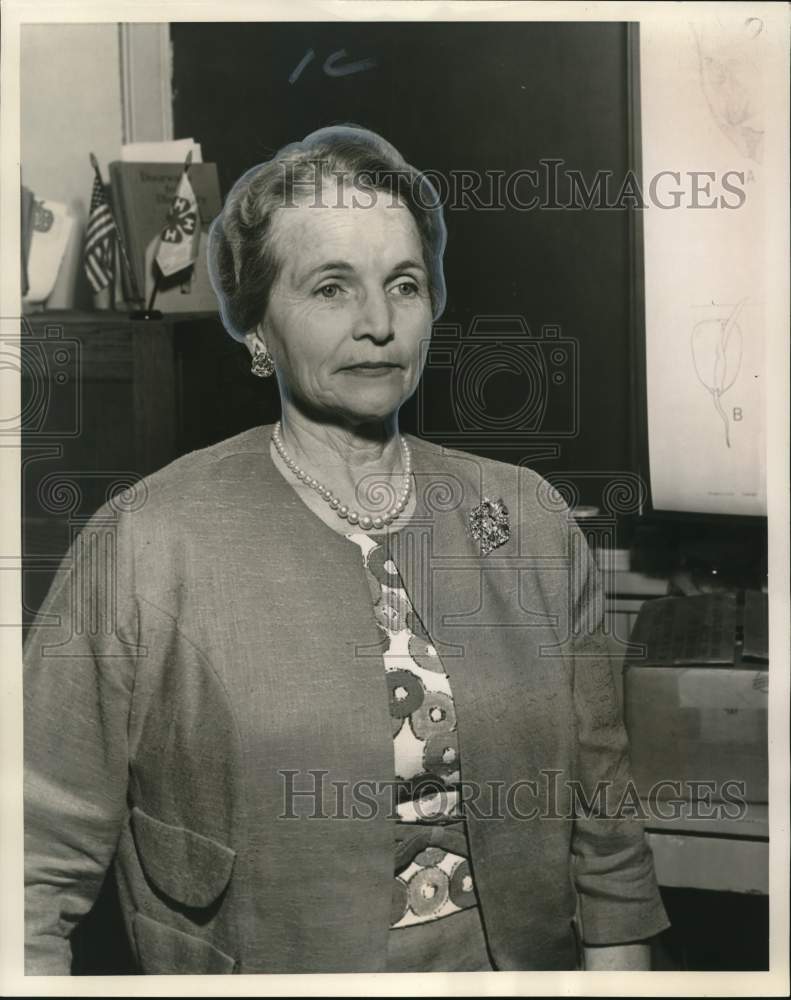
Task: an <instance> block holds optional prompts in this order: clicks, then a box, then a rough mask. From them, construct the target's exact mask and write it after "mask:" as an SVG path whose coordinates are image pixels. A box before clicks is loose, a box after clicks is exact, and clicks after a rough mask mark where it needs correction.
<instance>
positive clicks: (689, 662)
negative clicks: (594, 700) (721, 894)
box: [623, 591, 769, 803]
mask: <svg viewBox="0 0 791 1000" xmlns="http://www.w3.org/2000/svg"><path fill="white" fill-rule="evenodd" d="M766 632H767V599H766V595H765V594H763V593H760V592H756V591H746V592H744V591H743V592H721V593H713V594H705V595H700V596H694V597H668V598H659V599H657V600H649V601H646V602H645V604H644V605H643V606H642V608H641V609H640V613H639V615H638V619H637V622H636V623H635V627H634V630H633V632H632V636H631V641H632V642H633V643H635V644H640V647H641V651H640V652H638V651H637V647H635V651H634V652H633V653H632V654H631V655H630V656H628V657H627V658H626V661H625V666H624V674H623V687H624V720H625V722H626V728H627V731H628V733H629V742H630V753H631V761H632V775H633V777H634V780H635V783H636V785H637V789H638V791H639V793H640V796H641V797H642V798H647V797H648V796H649V792H650V790H651V789H652V788H653V787H654V786H656V785H657V784H658V783H660V782H666V781H681V782H690V781H711V782H715V783H716V790H715V791H713V792H712V793H711V797H712V799H713V800H719V801H722V800H723V798H724V797H727V795H728V792H727V789H726V790H725V796H723V786H724V785H725V784H726V782H743V783H744V793H743V795H742V794H741V792H737V794H738V796H739V797H740V798H743V799H744V801H746V802H751V803H765V802H767V799H768V796H767V789H768V698H769V671H768V665H767V664H766V662H764V661H765V660H766V657H767V653H766V650H767V642H766ZM683 791H684V795H685V797H686V796H688V795H689V790H688V789H687V788H684V789H683ZM658 794H659V797H660V798H665V799H667V798H672V797H673V795H674V793H673V791H672V789H665V790H663V791H661V792H659V793H658Z"/></svg>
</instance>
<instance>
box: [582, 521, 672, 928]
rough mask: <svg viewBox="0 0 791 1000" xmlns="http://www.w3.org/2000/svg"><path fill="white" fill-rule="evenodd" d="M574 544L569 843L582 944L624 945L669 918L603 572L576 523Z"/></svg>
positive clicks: (667, 922)
mask: <svg viewBox="0 0 791 1000" xmlns="http://www.w3.org/2000/svg"><path fill="white" fill-rule="evenodd" d="M570 520H571V519H570ZM570 542H571V560H570V573H571V578H570V588H569V593H570V595H571V608H570V612H571V614H570V620H571V632H572V635H571V647H572V658H573V676H574V707H575V714H576V721H577V774H576V777H577V779H578V781H579V782H580V784H581V786H582V788H583V790H584V793H585V799H586V803H585V804H582V803H581V802H580V801H579V800H578V802H577V810H576V813H575V816H576V818H575V820H574V825H573V830H572V840H571V849H572V855H573V870H574V876H575V882H576V887H577V892H578V914H579V917H580V922H581V928H580V929H581V933H582V939H583V942H584V943H585V944H588V945H607V944H622V943H626V942H631V941H639V940H643V939H645V938H648V937H651V936H653V935H655V934H658V933H659V932H660V931H662V930H664V929H665V928H666V927H668V926H669V921H668V919H667V914H666V912H665V909H664V906H663V904H662V899H661V896H660V894H659V889H658V886H657V882H656V876H655V873H654V864H653V856H652V854H651V849H650V847H649V845H648V842H647V840H646V838H645V834H644V830H643V824H642V822H641V820H640V819H639V818H634V817H635V809H634V807H635V806H636V804H637V797H636V792H635V791H634V786H633V785H632V780H631V774H630V764H629V748H628V740H627V734H626V730H625V728H624V724H623V719H622V715H621V709H620V706H619V703H618V697H617V693H616V689H615V682H614V680H613V675H612V669H611V663H610V661H611V658H612V656H613V655H617V654H615V651H614V646H613V645H611V643H610V641H609V640H608V637H607V635H606V634H605V632H604V628H603V621H604V592H603V587H602V584H601V574H600V571H599V569H598V567H597V565H596V562H595V560H594V558H593V556H592V554H591V552H590V550H589V548H588V544H587V542H586V540H585V537H584V535H583V533H582V531H580V529H579V528H578V527H577V525H576V524H574V522H573V521H571V532H570ZM630 791H631V796H630ZM597 792H598V793H599V797H598V798H597ZM630 802H631V805H632V807H633V808H632V809H631V811H630V810H629V808H628V806H629V803H630ZM622 803H623V804H624V808H622V809H620V810H619V806H620V805H621V804H622ZM589 804H590V806H592V808H589ZM619 811H620V814H621V815H620V816H619V815H618V813H619ZM638 815H639V813H638Z"/></svg>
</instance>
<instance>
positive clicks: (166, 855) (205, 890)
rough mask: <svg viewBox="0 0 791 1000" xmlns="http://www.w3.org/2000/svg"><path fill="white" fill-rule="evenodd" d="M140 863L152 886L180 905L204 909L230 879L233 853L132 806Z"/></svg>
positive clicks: (226, 848)
mask: <svg viewBox="0 0 791 1000" xmlns="http://www.w3.org/2000/svg"><path fill="white" fill-rule="evenodd" d="M130 823H131V827H132V835H133V837H134V841H135V848H136V850H137V855H138V857H139V859H140V864H141V867H142V869H143V872H144V873H145V875H146V877H147V878H148V879H149V880H150V881H151V882H152V883H153V885H154V887H155V888H156V889H158V890H159V892H161V893H163V894H164V895H165V896H167V897H168V898H169V899H172V900H174V901H175V902H177V903H180V904H181V905H182V906H186V907H192V908H205V907H207V906H211V904H212V903H214V902H215V900H216V899H217V898H218V897H219V896H220V894H221V893H222V892H223V890H224V889H225V887H226V886H227V885H228V882H229V880H230V878H231V872H232V870H233V866H234V862H235V860H236V851H234V850H232V849H231V848H230V847H226V846H225V844H220V843H219V842H218V841H216V840H211V839H210V838H209V837H204V836H203V835H202V834H200V833H195V832H194V831H193V830H187V829H186V828H185V827H181V826H171V825H170V824H169V823H163V822H162V821H161V820H158V819H154V817H153V816H149V815H148V814H147V813H145V812H143V810H142V809H140V808H138V807H137V806H135V807H134V808H133V809H132V814H131V817H130Z"/></svg>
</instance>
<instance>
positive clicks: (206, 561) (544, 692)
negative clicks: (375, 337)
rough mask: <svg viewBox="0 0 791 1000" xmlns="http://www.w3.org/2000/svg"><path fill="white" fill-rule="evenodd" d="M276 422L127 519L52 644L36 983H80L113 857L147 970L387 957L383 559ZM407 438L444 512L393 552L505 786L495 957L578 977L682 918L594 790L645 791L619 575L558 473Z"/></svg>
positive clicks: (483, 802)
mask: <svg viewBox="0 0 791 1000" xmlns="http://www.w3.org/2000/svg"><path fill="white" fill-rule="evenodd" d="M270 432H271V428H269V427H258V428H255V429H252V430H250V431H247V432H245V433H243V434H240V435H238V436H237V437H235V438H232V439H230V440H228V441H224V442H222V443H220V444H218V445H216V446H214V447H211V448H208V449H205V450H202V451H199V452H195V453H193V454H190V455H187V456H185V457H184V458H181V459H179V460H178V461H176V462H174V463H172V464H171V465H169V466H168V467H167V468H165V469H163V470H162V471H160V472H158V473H156V474H154V475H153V476H150V477H149V478H147V479H146V480H143V481H142V483H140V484H139V487H138V488H137V490H136V491H135V492H134V494H127V495H120V496H118V497H116V498H114V499H113V500H111V501H110V502H109V503H108V504H106V505H105V506H104V507H103V508H102V509H101V510H100V511H99V512H98V513H97V514H96V515H95V516H94V517H93V518H92V519H91V521H90V522H89V524H88V525H86V527H85V529H84V530H83V531H82V532H81V534H80V535H79V537H78V538H77V540H76V541H75V543H74V545H73V547H72V549H71V552H70V554H69V556H68V557H67V559H66V560H65V561H64V564H63V566H62V568H61V571H60V572H59V574H58V576H57V578H56V581H55V583H54V584H53V587H52V589H51V591H50V594H49V596H48V598H47V600H46V602H45V604H44V606H43V608H42V610H41V613H40V616H39V619H38V624H37V626H36V627H35V628H34V629H33V630H32V631H31V634H30V636H29V639H28V642H27V644H26V648H25V678H24V694H25V711H26V715H25V753H26V781H25V807H26V812H25V835H26V885H27V890H26V893H27V896H26V899H27V902H26V906H27V913H26V924H27V971H28V973H31V974H50V973H59V974H63V973H67V972H68V970H69V965H70V947H69V942H68V935H69V934H70V932H71V931H72V930H73V928H74V926H75V924H76V922H77V921H78V920H79V919H80V917H81V916H82V915H84V914H85V913H86V912H87V910H88V909H89V908H90V906H91V904H92V901H93V900H94V898H95V896H96V893H97V892H98V889H99V887H100V884H101V881H102V878H103V876H104V874H105V872H106V870H107V869H108V867H109V866H110V865H111V864H113V863H114V864H115V870H116V875H117V879H118V885H119V891H120V897H121V901H122V907H123V910H124V917H125V920H126V923H127V926H128V930H129V935H130V940H131V942H132V944H133V947H134V950H135V953H136V955H137V957H138V959H139V962H140V966H141V969H142V971H144V972H148V973H166V972H183V973H217V972H222V973H232V972H239V973H250V972H313V971H321V972H333V971H377V970H381V969H382V968H383V963H384V961H385V956H386V945H387V938H386V936H387V934H388V933H389V931H388V925H389V909H390V892H391V881H392V878H393V851H394V817H393V813H392V808H391V801H390V798H389V794H388V792H387V787H388V783H389V782H392V779H393V747H392V737H391V724H390V718H389V714H388V699H387V695H386V687H385V681H384V674H383V666H382V659H381V640H380V633H379V631H378V629H377V626H376V624H375V621H374V617H373V614H372V609H371V597H370V593H369V589H368V585H367V582H366V578H365V574H364V570H363V566H362V563H361V560H360V552H359V548H358V547H357V546H356V545H354V544H353V543H352V542H350V541H349V540H347V539H345V538H344V537H343V536H342V535H339V534H337V533H336V532H334V531H333V530H332V529H331V528H329V527H328V526H327V525H325V524H324V523H323V522H322V521H320V520H319V518H317V517H316V515H315V514H313V513H312V512H311V511H310V510H309V509H308V507H307V506H306V505H305V504H304V503H303V501H302V500H300V499H299V498H298V496H297V495H296V493H295V492H294V491H293V490H292V488H291V487H290V485H289V484H288V483H287V482H286V481H285V479H284V478H283V477H282V476H281V474H280V473H279V471H278V470H277V469H276V468H275V466H274V465H273V463H272V460H271V458H270V455H269V437H270ZM408 439H409V441H410V444H411V445H412V447H413V460H414V471H415V476H416V482H417V495H418V510H417V513H416V516H415V518H414V519H413V520H412V521H411V522H410V523H409V524H408V525H407V526H406V527H404V528H403V529H402V530H401V532H400V533H399V534H398V535H397V536H396V538H395V540H394V542H395V544H397V545H398V546H403V548H400V549H399V551H400V553H401V554H400V556H399V567H400V568H401V567H403V566H407V567H408V572H407V574H406V576H405V579H406V581H407V586H408V587H409V589H410V591H411V593H412V596H413V600H414V603H415V607H416V609H417V610H418V611H419V613H420V615H421V617H422V619H423V621H424V623H425V625H426V627H427V629H428V631H429V633H430V635H431V637H432V639H433V642H434V644H435V646H436V647H437V649H438V651H439V652H440V655H441V656H442V658H443V662H444V665H445V667H446V669H447V671H448V673H449V674H450V677H451V680H452V684H453V691H454V697H455V701H456V710H457V719H458V727H459V736H460V746H461V760H462V764H463V774H462V777H463V779H464V781H465V783H467V785H468V786H469V787H470V788H472V789H474V788H476V787H478V788H480V789H481V790H482V791H481V797H480V798H479V799H478V800H477V802H476V801H473V799H474V792H473V793H471V794H473V799H471V800H470V802H469V804H468V808H467V814H468V830H469V838H470V848H471V861H472V866H473V872H474V876H475V883H476V886H477V890H478V895H479V898H480V902H481V910H482V914H483V919H484V923H485V928H486V933H487V937H488V941H489V944H490V948H491V951H492V955H493V959H494V962H495V964H496V966H497V967H498V968H501V969H570V968H574V967H575V964H576V954H577V942H576V941H575V934H574V926H576V925H577V923H579V924H581V928H582V935H583V937H584V940H585V941H586V942H587V943H590V944H607V943H619V942H625V941H632V940H638V939H641V938H645V937H648V936H650V935H653V934H655V933H657V932H659V931H660V930H662V929H663V928H664V927H666V926H667V918H666V915H665V912H664V909H663V907H662V903H661V900H660V897H659V893H658V890H657V886H656V881H655V877H654V871H653V864H652V858H651V854H650V850H649V849H648V847H647V844H646V841H645V838H644V834H643V830H642V827H641V826H640V824H639V823H638V822H637V821H634V820H629V819H608V818H606V817H602V818H591V817H585V816H584V815H582V814H581V812H580V807H579V802H577V805H576V806H575V804H574V799H573V796H572V791H571V786H570V785H569V784H568V783H569V782H570V781H573V780H576V781H578V782H580V787H582V788H583V789H584V790H585V791H586V792H587V793H588V794H589V797H590V796H591V795H592V793H593V791H594V789H595V788H596V786H597V783H598V782H601V781H604V782H608V783H609V789H610V792H611V797H608V802H613V803H617V801H618V798H619V794H620V793H621V792H622V791H623V790H624V788H625V787H626V783H627V782H628V780H629V765H628V752H627V740H626V735H625V732H624V729H623V725H622V722H621V717H620V713H619V710H618V706H617V701H616V696H615V690H614V685H613V680H612V673H611V668H610V665H609V662H608V660H607V656H606V652H607V642H606V639H605V637H604V636H603V634H602V632H601V627H600V626H601V619H602V604H601V589H600V585H599V581H598V578H597V574H596V570H595V565H594V563H593V561H592V559H591V558H590V556H589V554H588V551H587V547H586V545H585V542H584V539H583V537H582V535H581V533H580V531H579V529H578V528H577V527H576V525H575V524H574V522H573V520H572V519H571V517H570V516H569V513H568V510H567V508H566V507H565V505H564V504H563V503H562V502H561V501H559V499H558V498H557V495H554V494H553V491H552V490H551V489H550V488H549V486H548V484H547V483H546V481H544V480H543V479H542V478H541V477H539V476H538V475H537V474H536V473H534V472H532V471H530V470H528V469H520V468H517V467H515V466H511V465H506V464H504V463H499V462H494V461H490V460H486V459H481V458H477V457H474V456H472V455H468V454H465V453H463V452H458V451H451V450H444V449H441V448H439V447H437V446H434V445H429V444H427V443H425V442H422V441H419V440H418V439H416V438H413V437H411V436H409V438H408ZM484 496H488V497H490V498H491V499H499V498H502V499H503V500H504V501H505V504H506V506H507V507H508V509H509V512H510V520H511V529H512V532H511V538H510V540H509V541H508V542H507V543H506V544H505V545H503V546H501V547H500V548H497V549H495V550H494V551H493V552H491V553H490V554H489V555H487V556H482V555H481V553H480V549H479V547H478V546H477V543H475V542H474V541H473V539H472V538H471V537H470V534H469V530H468V515H469V512H470V510H471V509H472V508H473V507H474V506H475V505H477V504H478V503H479V502H480V500H481V498H482V497H484ZM402 574H403V570H402ZM310 772H316V773H314V774H311V773H310ZM548 772H554V773H555V777H552V775H551V774H550V775H549V777H547V773H548ZM531 781H532V782H534V784H533V785H530V784H529V782H531ZM336 782H340V783H342V785H341V786H336V785H334V784H333V783H336ZM360 782H368V783H370V787H369V786H365V790H364V791H363V792H360V789H361V787H362V786H361V785H360ZM289 783H291V787H293V788H297V789H301V790H305V789H308V790H310V789H314V790H316V795H314V796H313V797H311V796H303V797H302V798H299V799H298V800H297V804H296V806H295V811H296V813H297V816H296V818H294V816H293V814H292V817H291V818H282V817H283V816H284V815H285V814H286V813H288V812H289V802H288V801H286V792H287V789H288V787H289ZM500 786H501V787H502V793H501V800H500V801H501V808H500V809H499V815H497V814H496V815H494V816H492V811H493V808H492V807H493V805H494V792H493V791H492V790H493V789H496V788H497V787H500ZM338 787H343V788H344V789H345V794H346V795H347V796H348V798H347V800H346V803H345V804H343V803H342V808H341V809H340V810H339V809H338V798H337V795H338V791H337V789H338ZM550 788H554V798H552V797H551V796H549V790H550ZM360 795H362V798H360ZM509 795H510V798H509ZM317 796H318V798H317ZM363 800H367V801H368V803H369V805H368V806H366V805H365V801H363ZM361 802H362V805H361ZM371 803H373V805H371ZM291 804H292V805H293V803H291ZM355 804H356V805H357V807H358V808H357V810H356V814H355V812H354V810H353V809H352V808H351V807H352V806H353V805H355ZM476 806H477V808H476ZM313 812H316V813H318V816H316V817H313V818H308V814H310V813H313ZM495 812H496V810H495ZM547 812H549V815H547ZM531 813H537V815H532V816H531ZM575 813H576V814H577V818H574V814H575ZM370 814H373V815H370ZM577 901H579V909H578V915H579V921H578V922H575V924H574V926H573V921H574V917H575V912H576V911H577Z"/></svg>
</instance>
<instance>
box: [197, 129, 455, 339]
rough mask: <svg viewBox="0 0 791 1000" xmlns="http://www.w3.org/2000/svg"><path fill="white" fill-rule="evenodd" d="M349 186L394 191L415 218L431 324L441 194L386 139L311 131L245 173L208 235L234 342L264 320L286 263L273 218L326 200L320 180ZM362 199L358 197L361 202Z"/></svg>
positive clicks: (439, 299)
mask: <svg viewBox="0 0 791 1000" xmlns="http://www.w3.org/2000/svg"><path fill="white" fill-rule="evenodd" d="M333 178H334V179H335V183H336V184H337V183H339V182H340V181H343V182H346V183H351V184H353V185H354V186H355V187H356V188H358V189H360V191H361V192H368V193H369V194H370V193H371V191H372V190H377V191H384V192H387V193H389V194H392V195H393V197H394V198H397V199H398V200H399V201H400V202H402V203H403V204H404V205H405V206H406V207H407V208H408V209H409V211H410V212H411V213H412V216H413V218H414V220H415V223H416V224H417V228H418V232H419V234H420V242H421V245H422V249H423V262H424V264H425V267H426V270H427V272H428V278H429V294H430V297H431V308H432V314H433V317H434V319H437V318H438V317H439V316H440V315H441V314H442V311H443V310H444V308H445V298H446V292H445V276H444V273H443V270H442V255H443V253H444V250H445V242H446V239H447V232H446V229H445V221H444V219H443V216H442V205H441V202H440V199H439V196H438V194H437V192H436V189H435V188H434V187H433V185H432V184H431V182H430V181H429V180H428V178H427V177H425V176H424V175H423V174H422V173H421V172H420V171H419V170H417V169H416V168H415V167H412V166H410V165H409V164H408V163H407V162H406V161H405V160H404V158H403V156H401V154H400V153H399V152H398V150H397V149H396V148H395V147H394V146H392V145H391V144H390V143H389V142H387V140H385V139H383V138H382V137H381V136H380V135H377V134H376V133H375V132H370V131H369V130H368V129H364V128H361V127H359V126H356V125H337V126H330V127H328V128H322V129H319V130H318V131H316V132H311V133H310V135H307V136H306V137H305V138H304V139H303V140H302V141H301V142H295V143H291V144H289V145H288V146H284V147H283V148H282V149H281V150H279V152H277V153H276V154H275V155H274V156H273V157H272V159H271V160H267V161H266V162H265V163H259V164H258V166H256V167H253V168H252V169H250V170H248V171H247V172H246V173H245V174H243V175H242V176H241V177H240V178H239V180H238V181H237V182H236V183H235V184H234V186H233V188H232V189H231V191H230V193H229V194H228V197H227V198H226V199H225V205H224V207H223V210H222V211H221V212H220V214H219V215H218V216H217V218H216V219H215V220H214V222H213V223H212V225H211V229H210V231H209V252H208V256H209V261H208V263H209V277H210V278H211V283H212V287H213V288H214V291H215V294H216V295H217V299H218V301H219V303H220V313H221V315H222V321H223V325H224V326H225V328H226V330H227V331H228V333H230V334H231V336H232V337H235V338H236V339H237V340H244V336H245V334H246V333H248V332H250V331H252V330H254V329H255V328H256V327H257V326H258V324H259V323H260V322H261V320H262V319H263V317H264V313H265V312H266V307H267V304H268V301H269V293H270V290H271V288H272V285H273V284H274V281H275V279H276V278H277V275H278V272H279V269H280V266H281V263H282V262H281V261H280V260H278V258H277V255H276V254H275V248H274V246H273V240H272V221H273V218H274V213H275V211H276V210H277V209H278V208H283V207H286V206H293V205H295V204H296V200H295V199H297V198H299V199H304V198H305V197H306V196H307V195H309V194H310V193H313V194H314V196H315V197H319V198H320V197H321V185H322V182H323V181H326V180H332V179H333ZM364 197H365V195H364V194H361V202H360V203H362V204H365V202H364V201H362V199H363V198H364Z"/></svg>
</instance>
